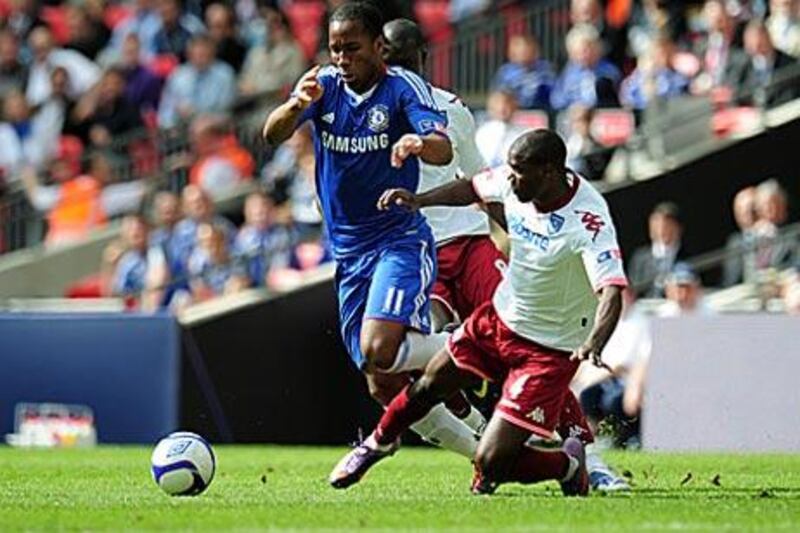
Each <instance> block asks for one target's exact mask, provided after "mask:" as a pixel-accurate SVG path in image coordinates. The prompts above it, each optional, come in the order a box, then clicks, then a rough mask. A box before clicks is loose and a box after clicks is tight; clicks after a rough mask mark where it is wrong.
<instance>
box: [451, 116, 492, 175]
mask: <svg viewBox="0 0 800 533" xmlns="http://www.w3.org/2000/svg"><path fill="white" fill-rule="evenodd" d="M448 119H449V124H448V126H447V130H448V133H449V134H450V138H451V139H452V140H454V142H455V150H456V152H457V153H458V166H459V168H460V169H461V171H462V172H463V173H464V175H465V176H466V177H468V178H469V177H472V176H474V175H475V174H477V173H478V172H480V171H481V170H483V169H485V168H486V166H487V165H486V161H485V160H484V159H483V156H482V155H481V152H480V150H478V145H477V144H476V142H475V131H476V128H475V119H474V118H473V117H472V113H470V111H469V109H468V108H467V106H465V105H464V104H463V103H461V102H460V101H457V102H454V103H453V104H452V111H451V112H450V113H448Z"/></svg>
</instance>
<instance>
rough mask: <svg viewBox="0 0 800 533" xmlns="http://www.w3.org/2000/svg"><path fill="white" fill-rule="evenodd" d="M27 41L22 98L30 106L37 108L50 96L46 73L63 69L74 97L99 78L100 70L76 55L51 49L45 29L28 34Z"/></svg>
mask: <svg viewBox="0 0 800 533" xmlns="http://www.w3.org/2000/svg"><path fill="white" fill-rule="evenodd" d="M28 42H29V44H30V47H31V51H32V53H33V64H32V65H31V70H30V74H29V75H28V85H27V88H26V89H25V97H26V98H27V100H28V103H29V104H31V105H34V106H35V105H39V104H40V103H42V102H44V101H45V100H47V97H49V96H50V91H51V90H52V86H51V85H50V73H51V72H52V70H53V68H55V67H63V68H64V69H65V70H66V71H67V73H68V74H69V81H70V84H69V88H70V91H71V94H70V96H72V97H78V96H80V95H81V94H83V93H85V92H86V91H88V90H89V89H90V88H92V87H93V86H94V85H95V84H96V83H97V81H98V80H99V79H100V68H99V67H98V66H97V65H95V64H94V63H93V62H92V61H91V60H89V59H87V58H86V57H85V56H84V55H83V54H81V53H80V52H76V51H75V50H64V49H61V48H55V47H54V45H53V35H52V34H51V33H50V30H48V29H47V28H45V27H38V28H36V29H35V30H33V31H32V32H31V35H30V38H29V39H28Z"/></svg>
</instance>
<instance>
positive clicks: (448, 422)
mask: <svg viewBox="0 0 800 533" xmlns="http://www.w3.org/2000/svg"><path fill="white" fill-rule="evenodd" d="M411 429H413V430H414V431H415V432H416V433H417V434H418V435H419V436H420V437H422V438H423V439H425V440H426V441H427V442H430V443H431V444H435V445H436V446H439V447H441V448H444V449H446V450H450V451H451V452H456V453H457V454H459V455H463V456H464V457H466V458H467V459H470V460H472V459H473V458H474V457H475V451H476V450H477V449H478V438H477V437H476V435H475V433H474V432H473V431H472V430H471V429H470V428H469V427H468V426H467V425H466V424H465V423H464V421H463V420H461V419H460V418H458V417H456V415H454V414H453V413H451V412H450V411H449V410H448V409H447V408H446V407H445V406H444V405H443V404H439V405H437V406H436V407H434V408H433V409H431V411H430V413H428V414H427V415H426V416H425V418H423V419H422V420H420V421H419V422H417V423H416V424H414V425H412V426H411Z"/></svg>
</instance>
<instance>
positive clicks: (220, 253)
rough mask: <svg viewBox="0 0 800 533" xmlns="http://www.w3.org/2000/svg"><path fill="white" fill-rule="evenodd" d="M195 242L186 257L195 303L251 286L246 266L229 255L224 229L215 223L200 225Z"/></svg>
mask: <svg viewBox="0 0 800 533" xmlns="http://www.w3.org/2000/svg"><path fill="white" fill-rule="evenodd" d="M197 243H198V245H197V249H196V250H195V251H194V252H193V253H192V256H191V257H190V258H189V275H190V276H191V278H190V282H189V284H190V286H191V288H192V299H193V301H194V302H202V301H205V300H208V299H210V298H213V297H214V296H221V295H223V294H233V293H236V292H240V291H242V290H244V289H246V288H247V287H248V286H249V285H250V279H249V278H248V275H247V266H246V265H245V264H244V263H243V262H242V261H241V260H237V259H235V258H233V257H232V256H231V254H230V252H229V250H228V241H227V240H226V237H225V231H224V230H222V229H221V228H219V227H217V226H215V225H214V224H208V223H204V224H200V226H198V228H197Z"/></svg>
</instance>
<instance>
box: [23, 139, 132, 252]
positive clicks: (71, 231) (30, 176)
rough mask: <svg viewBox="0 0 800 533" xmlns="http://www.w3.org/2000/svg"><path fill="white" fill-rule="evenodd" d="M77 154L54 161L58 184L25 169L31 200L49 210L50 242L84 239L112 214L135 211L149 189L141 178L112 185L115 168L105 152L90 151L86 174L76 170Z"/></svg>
mask: <svg viewBox="0 0 800 533" xmlns="http://www.w3.org/2000/svg"><path fill="white" fill-rule="evenodd" d="M78 158H79V155H77V156H76V154H70V155H69V156H67V157H59V158H58V159H56V160H55V161H54V162H53V164H52V165H53V168H52V169H51V174H53V177H54V178H55V179H56V180H57V182H58V183H57V184H56V185H50V186H42V185H40V184H39V180H38V177H37V175H36V172H35V171H34V170H33V169H31V168H28V169H26V170H25V171H24V172H23V182H24V185H25V192H26V193H27V195H28V200H29V201H30V202H31V205H33V207H34V208H36V209H37V210H38V211H43V212H47V225H48V229H47V237H46V238H45V244H46V245H48V246H60V245H65V244H72V243H75V242H80V241H82V240H83V239H85V238H86V236H87V235H88V234H89V232H90V231H91V230H93V229H95V228H100V227H103V226H105V224H106V221H107V220H108V218H109V217H112V216H114V215H118V214H122V213H130V212H133V211H136V210H137V209H138V207H139V205H140V203H141V201H142V198H143V197H144V194H145V192H146V187H145V184H144V183H142V182H139V181H133V182H129V183H115V184H111V185H109V183H110V182H111V181H112V170H111V165H110V163H109V161H108V159H107V158H106V157H105V156H104V155H103V154H101V153H99V152H95V153H94V154H92V155H91V157H90V158H89V168H88V171H87V173H86V174H79V173H78V172H76V171H75V170H76V169H75V162H76V161H77V160H78Z"/></svg>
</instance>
